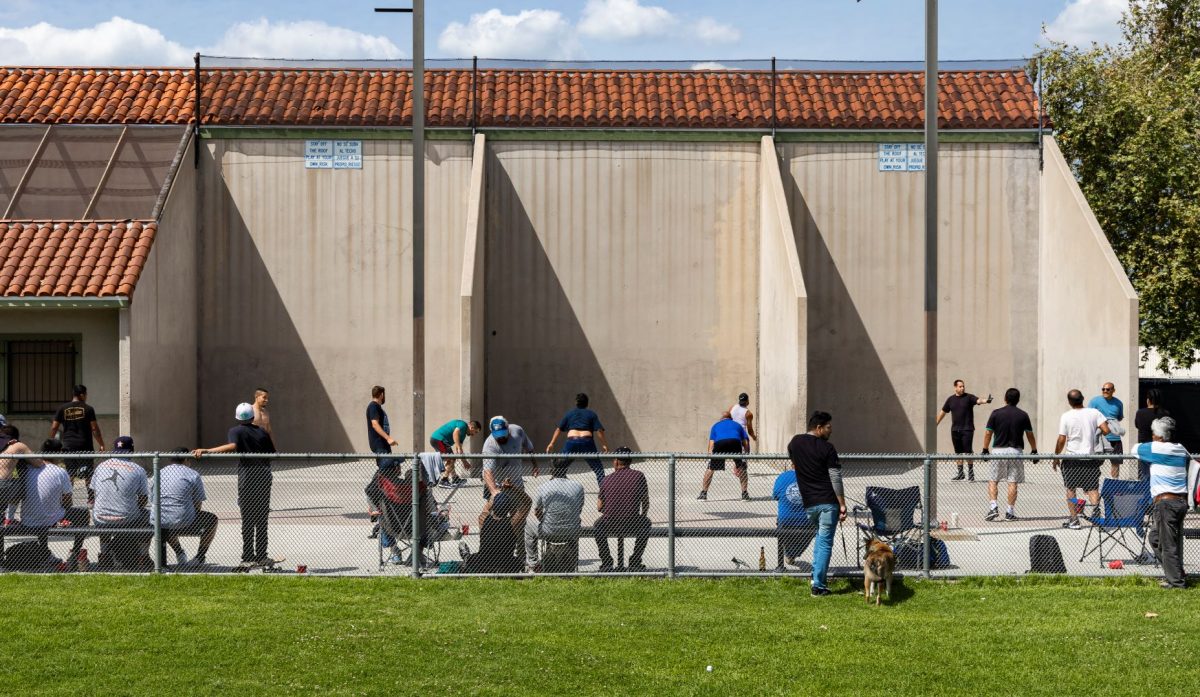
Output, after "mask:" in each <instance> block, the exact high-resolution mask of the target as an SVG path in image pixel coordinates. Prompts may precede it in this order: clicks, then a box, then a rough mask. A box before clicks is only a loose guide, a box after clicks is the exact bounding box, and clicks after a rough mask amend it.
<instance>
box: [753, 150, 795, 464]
mask: <svg viewBox="0 0 1200 697" xmlns="http://www.w3.org/2000/svg"><path fill="white" fill-rule="evenodd" d="M761 145H762V147H761V154H760V156H759V157H760V174H759V205H760V206H761V211H760V212H759V222H760V225H761V227H760V240H759V274H758V297H759V310H758V351H759V356H758V389H759V393H760V396H759V400H758V408H757V410H756V411H755V421H756V422H757V423H756V430H757V431H758V450H760V451H762V452H784V451H786V449H787V444H788V441H790V440H791V438H792V436H793V435H795V434H796V433H802V432H803V431H804V430H805V424H806V423H807V416H806V414H805V411H806V402H805V400H806V397H807V389H806V386H807V384H808V374H807V372H808V293H807V291H806V290H805V287H804V277H803V273H802V272H801V269H800V253H799V251H798V250H797V249H796V237H795V233H794V232H793V230H792V219H791V216H790V214H789V213H788V207H787V195H786V194H785V192H784V190H783V180H782V177H781V175H780V171H779V155H778V153H777V151H776V149H775V140H774V139H773V138H771V137H769V136H767V137H764V138H763V139H762V144H761Z"/></svg>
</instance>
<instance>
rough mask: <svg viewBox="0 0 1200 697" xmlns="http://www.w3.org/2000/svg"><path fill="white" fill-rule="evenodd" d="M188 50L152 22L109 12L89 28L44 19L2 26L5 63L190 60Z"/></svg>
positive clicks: (0, 39) (0, 36) (167, 62)
mask: <svg viewBox="0 0 1200 697" xmlns="http://www.w3.org/2000/svg"><path fill="white" fill-rule="evenodd" d="M191 62H192V51H191V50H190V49H187V48H185V47H184V46H182V45H180V44H178V43H176V42H174V41H170V40H168V39H167V37H165V36H163V34H162V32H160V31H158V30H157V29H155V28H153V27H149V26H146V25H145V24H139V23H138V22H133V21H130V20H128V19H125V18H124V17H113V18H112V19H110V20H106V21H104V22H100V23H99V24H96V25H95V26H92V27H85V28H83V29H64V28H62V27H56V26H54V25H52V24H48V23H46V22H40V23H38V24H34V25H33V26H29V27H20V28H11V29H10V28H7V27H0V64H4V65H188V64H190V63H191Z"/></svg>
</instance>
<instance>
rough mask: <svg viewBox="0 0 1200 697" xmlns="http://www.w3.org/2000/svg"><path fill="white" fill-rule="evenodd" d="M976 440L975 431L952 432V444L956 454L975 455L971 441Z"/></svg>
mask: <svg viewBox="0 0 1200 697" xmlns="http://www.w3.org/2000/svg"><path fill="white" fill-rule="evenodd" d="M973 440H975V431H951V432H950V442H951V443H953V444H954V453H955V454H956V455H961V454H965V453H973V452H975V451H974V450H972V449H971V441H973Z"/></svg>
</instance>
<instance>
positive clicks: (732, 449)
mask: <svg viewBox="0 0 1200 697" xmlns="http://www.w3.org/2000/svg"><path fill="white" fill-rule="evenodd" d="M741 452H742V442H741V441H740V440H738V439H737V438H723V439H721V440H719V441H717V442H715V443H713V455H718V454H720V455H738V454H741ZM733 466H734V467H736V468H737V469H739V470H744V469H746V461H745V460H740V459H737V458H734V459H733ZM708 468H709V469H710V470H713V471H714V472H720V471H722V470H724V469H725V458H723V457H720V458H717V457H714V458H713V459H711V460H709V461H708Z"/></svg>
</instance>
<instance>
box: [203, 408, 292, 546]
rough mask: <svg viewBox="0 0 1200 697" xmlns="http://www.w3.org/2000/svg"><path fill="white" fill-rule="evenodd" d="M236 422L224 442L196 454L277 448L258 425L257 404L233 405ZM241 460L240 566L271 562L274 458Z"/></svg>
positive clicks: (239, 499)
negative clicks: (269, 541) (269, 539)
mask: <svg viewBox="0 0 1200 697" xmlns="http://www.w3.org/2000/svg"><path fill="white" fill-rule="evenodd" d="M233 416H234V418H235V419H237V422H238V423H237V425H236V426H234V427H233V428H231V429H229V433H228V435H227V437H226V440H227V441H228V442H227V443H225V445H219V446H217V447H215V448H197V449H196V450H195V451H194V453H193V454H194V455H195V456H196V457H200V456H202V455H205V454H207V453H233V452H237V453H258V454H263V455H268V454H271V453H274V452H275V442H274V441H272V440H271V436H270V435H269V434H268V433H267V432H266V431H264V430H263V429H262V428H261V427H259V426H255V425H254V423H253V421H254V406H253V405H251V404H248V403H246V402H242V403H241V404H239V405H237V408H236V409H234V412H233ZM237 463H238V470H237V473H238V478H237V484H238V509H240V511H241V514H242V563H241V564H240V565H239V568H240V569H248V568H250V567H252V566H254V565H255V564H262V563H264V562H270V561H271V558H270V557H268V556H267V522H268V520H269V518H270V515H271V479H272V477H271V458H268V457H246V458H241V459H239V460H238V461H237Z"/></svg>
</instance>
